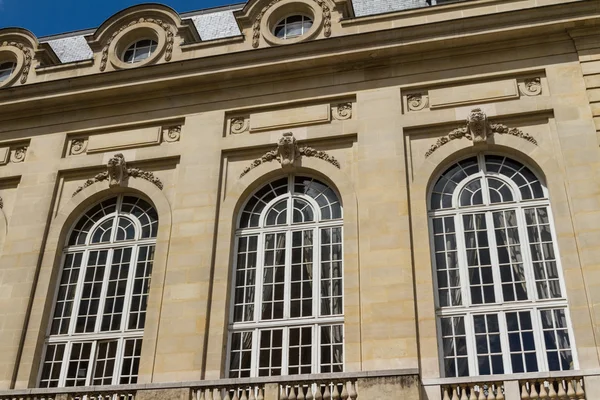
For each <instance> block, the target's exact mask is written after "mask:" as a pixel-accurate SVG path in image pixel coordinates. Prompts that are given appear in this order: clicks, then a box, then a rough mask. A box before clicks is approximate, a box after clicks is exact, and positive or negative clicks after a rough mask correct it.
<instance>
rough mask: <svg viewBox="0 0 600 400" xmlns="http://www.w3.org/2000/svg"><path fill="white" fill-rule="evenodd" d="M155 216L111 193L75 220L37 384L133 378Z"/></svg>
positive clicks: (133, 201) (96, 382)
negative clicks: (108, 197)
mask: <svg viewBox="0 0 600 400" xmlns="http://www.w3.org/2000/svg"><path fill="white" fill-rule="evenodd" d="M157 229H158V215H157V213H156V211H155V210H154V208H153V207H152V206H151V205H150V204H149V203H148V202H146V201H144V200H142V199H140V198H138V197H133V196H117V197H112V198H110V199H107V200H104V201H102V202H101V203H99V204H96V205H95V206H93V207H91V208H90V209H89V210H87V211H86V212H85V213H84V215H83V216H82V217H81V218H79V220H78V221H77V222H76V223H75V225H74V226H73V228H72V229H71V232H70V234H69V236H68V239H67V243H66V246H65V248H64V250H63V256H62V264H61V270H60V273H59V275H58V288H57V291H56V295H55V296H56V297H55V301H54V309H53V313H52V318H51V320H50V324H49V327H48V333H47V338H46V346H45V356H44V361H43V363H42V366H41V371H40V383H39V386H40V387H58V386H84V385H85V386H88V385H111V384H113V385H114V384H130V383H137V374H138V367H139V360H140V351H141V347H142V336H143V333H144V325H145V322H146V304H147V296H148V290H149V286H150V276H151V273H152V264H153V260H154V247H155V243H156V233H157Z"/></svg>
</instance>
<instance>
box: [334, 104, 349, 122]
mask: <svg viewBox="0 0 600 400" xmlns="http://www.w3.org/2000/svg"><path fill="white" fill-rule="evenodd" d="M331 114H332V116H333V119H336V120H338V121H344V120H347V119H350V118H352V103H350V102H348V103H340V104H338V105H336V106H335V107H333V108H332V110H331Z"/></svg>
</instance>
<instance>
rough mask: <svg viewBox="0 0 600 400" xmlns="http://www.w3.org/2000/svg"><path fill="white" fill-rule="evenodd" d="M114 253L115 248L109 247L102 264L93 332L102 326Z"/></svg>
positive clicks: (96, 331) (98, 330)
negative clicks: (102, 269) (100, 284)
mask: <svg viewBox="0 0 600 400" xmlns="http://www.w3.org/2000/svg"><path fill="white" fill-rule="evenodd" d="M121 251H122V250H121ZM114 255H115V249H109V250H108V254H107V255H106V264H105V266H104V277H103V278H102V288H101V292H100V301H98V311H97V312H96V324H95V327H94V333H98V332H100V328H101V327H102V319H103V317H104V305H105V304H106V295H107V293H108V286H109V281H110V270H111V269H112V264H113V257H114ZM115 289H116V287H115Z"/></svg>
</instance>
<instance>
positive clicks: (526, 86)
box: [519, 78, 542, 96]
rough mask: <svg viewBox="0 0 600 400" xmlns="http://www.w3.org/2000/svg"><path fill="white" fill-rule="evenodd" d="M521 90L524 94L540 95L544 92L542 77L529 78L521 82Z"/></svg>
mask: <svg viewBox="0 0 600 400" xmlns="http://www.w3.org/2000/svg"><path fill="white" fill-rule="evenodd" d="M519 92H520V93H521V95H523V96H539V95H541V94H542V79H541V78H528V79H524V80H523V81H522V82H519Z"/></svg>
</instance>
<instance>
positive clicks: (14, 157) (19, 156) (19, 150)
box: [10, 146, 27, 163]
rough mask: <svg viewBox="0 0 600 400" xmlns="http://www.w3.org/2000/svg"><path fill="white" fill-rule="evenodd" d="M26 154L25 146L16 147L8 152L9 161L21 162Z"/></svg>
mask: <svg viewBox="0 0 600 400" xmlns="http://www.w3.org/2000/svg"><path fill="white" fill-rule="evenodd" d="M26 155H27V146H21V147H16V148H14V149H13V150H12V151H11V153H10V162H12V163H22V162H23V161H25V156H26Z"/></svg>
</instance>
